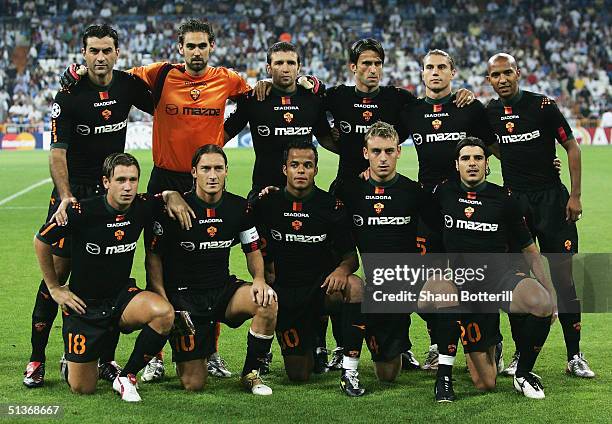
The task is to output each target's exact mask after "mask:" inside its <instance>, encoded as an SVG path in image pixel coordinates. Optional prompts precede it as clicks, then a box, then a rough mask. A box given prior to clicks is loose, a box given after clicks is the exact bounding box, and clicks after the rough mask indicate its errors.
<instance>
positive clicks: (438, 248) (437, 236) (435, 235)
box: [416, 218, 446, 254]
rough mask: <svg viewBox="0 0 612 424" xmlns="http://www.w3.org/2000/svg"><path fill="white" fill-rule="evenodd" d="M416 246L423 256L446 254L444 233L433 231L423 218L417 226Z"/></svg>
mask: <svg viewBox="0 0 612 424" xmlns="http://www.w3.org/2000/svg"><path fill="white" fill-rule="evenodd" d="M416 246H417V249H418V250H419V251H420V252H421V254H427V253H444V252H446V250H445V249H444V241H443V238H442V232H441V231H436V230H434V229H432V228H431V227H430V226H429V225H427V224H426V223H425V221H424V220H423V218H419V223H418V224H417V236H416Z"/></svg>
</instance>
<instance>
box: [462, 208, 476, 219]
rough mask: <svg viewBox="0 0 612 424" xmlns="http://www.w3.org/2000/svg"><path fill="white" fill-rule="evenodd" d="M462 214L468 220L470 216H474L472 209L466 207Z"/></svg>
mask: <svg viewBox="0 0 612 424" xmlns="http://www.w3.org/2000/svg"><path fill="white" fill-rule="evenodd" d="M463 213H465V217H466V218H467V219H470V218H471V217H472V215H474V208H473V207H471V206H468V207H467V208H465V209H464V210H463Z"/></svg>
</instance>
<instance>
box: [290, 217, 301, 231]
mask: <svg viewBox="0 0 612 424" xmlns="http://www.w3.org/2000/svg"><path fill="white" fill-rule="evenodd" d="M291 227H292V228H293V229H294V230H295V231H300V230H301V229H302V221H298V220H297V219H296V220H295V221H293V222H292V223H291Z"/></svg>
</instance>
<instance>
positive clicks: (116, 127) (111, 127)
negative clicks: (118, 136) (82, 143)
mask: <svg viewBox="0 0 612 424" xmlns="http://www.w3.org/2000/svg"><path fill="white" fill-rule="evenodd" d="M127 121H128V120H127V119H126V120H125V121H121V122H118V123H116V124H108V125H101V126H99V127H94V134H106V133H109V132H116V131H121V130H122V129H124V128H125V127H127ZM88 134H89V133H88ZM81 135H85V134H81Z"/></svg>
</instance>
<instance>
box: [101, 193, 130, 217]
mask: <svg viewBox="0 0 612 424" xmlns="http://www.w3.org/2000/svg"><path fill="white" fill-rule="evenodd" d="M102 197H103V198H104V208H105V209H106V210H107V212H108V213H110V214H111V215H127V214H128V213H129V212H130V210H131V209H132V205H130V207H129V208H127V209H126V210H124V211H118V210H117V209H115V208H113V207H112V206H111V205H110V204H109V203H108V199H107V198H106V194H105V195H104V196H102ZM134 201H136V198H134ZM134 201H133V202H132V204H133V203H134Z"/></svg>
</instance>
